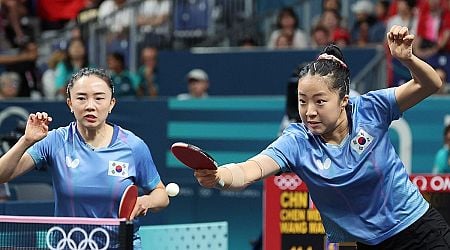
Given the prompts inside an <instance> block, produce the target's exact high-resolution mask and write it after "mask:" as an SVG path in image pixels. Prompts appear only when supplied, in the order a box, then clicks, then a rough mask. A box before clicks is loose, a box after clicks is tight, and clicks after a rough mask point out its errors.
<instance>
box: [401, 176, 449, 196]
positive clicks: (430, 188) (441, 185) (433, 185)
mask: <svg viewBox="0 0 450 250" xmlns="http://www.w3.org/2000/svg"><path fill="white" fill-rule="evenodd" d="M410 179H411V181H412V182H413V183H414V184H415V185H417V186H418V187H419V189H420V191H426V192H450V175H411V176H410Z"/></svg>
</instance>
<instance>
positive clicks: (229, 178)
mask: <svg viewBox="0 0 450 250" xmlns="http://www.w3.org/2000/svg"><path fill="white" fill-rule="evenodd" d="M279 171H280V167H279V166H278V164H277V163H276V162H275V161H274V160H273V159H272V158H270V157H268V156H266V155H257V156H255V157H253V158H251V159H249V160H247V161H245V162H240V163H230V164H226V165H223V166H220V167H219V168H218V169H217V170H207V169H200V170H195V172H194V176H195V177H196V178H197V180H198V182H199V183H200V185H202V186H204V187H207V188H220V189H230V190H240V189H244V188H245V187H247V186H248V185H250V184H252V183H254V182H256V181H259V180H262V179H264V178H266V177H268V176H271V175H274V174H276V173H278V172H279Z"/></svg>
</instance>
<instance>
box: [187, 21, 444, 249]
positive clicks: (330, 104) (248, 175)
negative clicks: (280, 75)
mask: <svg viewBox="0 0 450 250" xmlns="http://www.w3.org/2000/svg"><path fill="white" fill-rule="evenodd" d="M413 40H414V35H412V34H410V33H409V31H408V28H407V27H402V26H393V27H392V28H391V29H390V30H389V32H388V33H387V41H388V45H389V49H390V53H391V54H392V56H393V57H394V58H396V59H398V60H399V61H400V62H402V64H403V65H404V66H405V67H407V68H408V69H409V70H410V72H411V76H412V79H411V80H410V81H408V82H406V83H405V84H403V85H401V86H399V87H394V88H388V89H381V90H376V91H371V92H369V93H367V94H364V95H361V96H356V97H351V98H350V97H349V86H350V71H349V68H348V66H347V64H346V62H345V60H344V57H343V55H342V53H341V50H340V49H339V48H338V47H336V46H334V45H330V46H327V47H326V48H325V49H324V50H323V51H322V52H321V53H320V55H319V56H318V58H317V60H315V61H313V62H311V63H309V64H307V65H306V66H304V67H303V68H302V70H301V71H300V73H299V75H298V106H299V114H300V117H301V120H302V123H292V124H290V126H288V127H287V128H286V129H285V130H284V132H283V134H282V135H281V136H280V137H279V138H277V139H276V140H275V141H274V142H273V143H271V144H270V145H269V146H268V147H267V148H266V149H264V150H262V152H261V153H259V154H258V155H256V156H254V157H252V158H250V159H249V160H247V161H245V162H240V163H230V164H226V165H224V166H221V167H219V168H218V169H217V170H196V171H195V173H194V175H195V176H196V178H197V180H198V182H199V183H200V184H201V185H202V186H204V187H208V188H213V187H215V188H220V189H231V190H236V189H243V188H245V187H246V186H248V185H250V184H251V183H253V182H256V181H259V180H261V179H264V178H266V177H268V176H270V175H274V174H277V173H280V172H294V173H295V174H297V175H298V176H299V177H300V178H301V179H302V180H303V181H304V182H305V183H306V184H307V186H308V190H309V192H310V195H311V198H312V200H313V201H314V204H315V206H316V207H317V209H318V211H319V212H320V215H321V218H322V222H323V225H324V227H325V231H326V234H327V237H328V240H329V241H331V242H349V241H354V242H356V243H357V247H358V250H360V249H393V250H398V249H409V250H411V249H420V250H423V249H450V230H449V226H448V225H447V223H446V222H445V220H444V219H443V217H442V216H441V215H440V214H439V213H438V212H437V210H435V209H434V208H432V207H431V206H430V204H428V202H427V201H426V200H425V199H424V197H423V196H422V194H421V193H420V192H419V190H418V188H417V186H415V185H414V184H413V183H412V182H411V181H410V179H409V178H408V173H407V171H406V169H405V167H404V164H403V163H402V161H401V160H400V157H399V156H398V155H397V153H396V152H395V148H394V146H393V145H392V144H391V141H390V139H389V133H388V128H389V125H390V124H391V122H392V121H394V120H397V119H399V118H400V117H401V115H402V113H403V112H405V111H406V110H407V109H409V108H411V107H413V106H414V105H416V104H417V103H419V102H420V101H422V100H423V99H425V98H426V97H428V96H430V95H431V94H433V93H434V92H436V91H437V90H438V89H439V88H440V87H441V85H442V82H441V80H440V78H439V76H438V75H437V73H436V72H435V70H434V69H433V68H432V67H431V66H430V65H428V64H427V63H425V62H424V61H422V60H421V59H419V58H418V57H417V56H415V55H414V54H413V53H412V43H413Z"/></svg>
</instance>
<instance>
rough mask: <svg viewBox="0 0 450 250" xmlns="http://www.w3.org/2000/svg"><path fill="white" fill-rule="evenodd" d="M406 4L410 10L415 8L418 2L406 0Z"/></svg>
mask: <svg viewBox="0 0 450 250" xmlns="http://www.w3.org/2000/svg"><path fill="white" fill-rule="evenodd" d="M406 4H407V5H408V6H409V8H411V9H412V8H414V7H416V5H417V0H406Z"/></svg>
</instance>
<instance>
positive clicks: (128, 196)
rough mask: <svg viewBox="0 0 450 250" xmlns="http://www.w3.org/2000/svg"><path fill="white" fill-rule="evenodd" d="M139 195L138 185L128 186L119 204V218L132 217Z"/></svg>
mask: <svg viewBox="0 0 450 250" xmlns="http://www.w3.org/2000/svg"><path fill="white" fill-rule="evenodd" d="M137 197H138V187H137V186H136V185H130V186H128V187H127V188H126V189H125V191H124V192H123V195H122V199H121V200H120V205H119V218H126V219H127V220H129V219H130V217H131V213H132V212H133V209H134V206H135V205H136V201H137Z"/></svg>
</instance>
